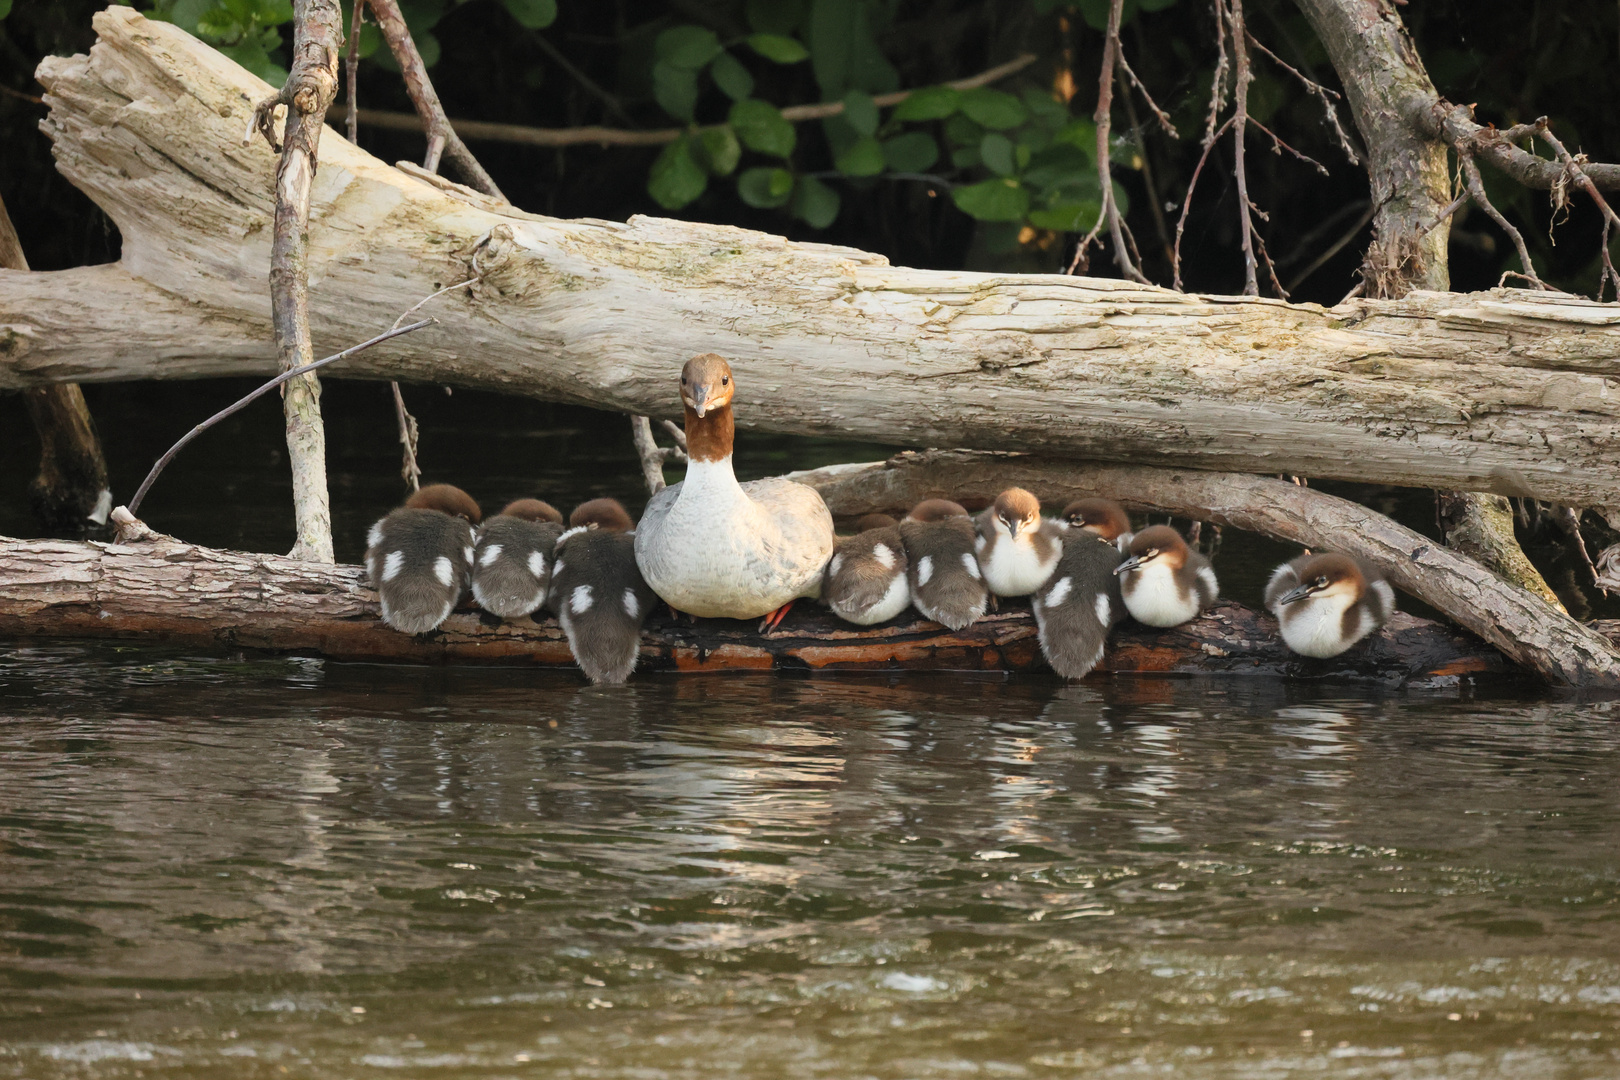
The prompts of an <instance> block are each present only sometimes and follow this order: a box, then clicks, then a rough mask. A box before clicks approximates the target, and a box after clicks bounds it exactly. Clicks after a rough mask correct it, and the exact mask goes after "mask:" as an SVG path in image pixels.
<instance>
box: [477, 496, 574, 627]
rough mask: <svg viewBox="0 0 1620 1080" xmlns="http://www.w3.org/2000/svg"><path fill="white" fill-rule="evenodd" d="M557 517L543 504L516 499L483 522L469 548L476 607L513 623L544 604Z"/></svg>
mask: <svg viewBox="0 0 1620 1080" xmlns="http://www.w3.org/2000/svg"><path fill="white" fill-rule="evenodd" d="M562 519H563V518H562V515H561V514H560V513H558V512H557V508H556V507H554V506H552V505H551V504H550V503H548V502H543V501H542V500H540V499H518V500H517V501H516V502H511V503H508V504H507V505H506V508H505V509H504V510H502V511H501V512H500V513H499V514H496V515H495V516H494V517H492V518H490V519H489V520H488V521H486V522H484V527H483V528H482V529H480V530H479V531H478V544H477V546H476V547H475V548H474V550H473V570H472V591H473V599H474V600H477V601H478V606H479V607H481V608H483V609H484V610H485V611H487V612H489V613H490V614H491V615H499V616H500V617H501V618H503V619H515V618H517V617H518V616H520V615H527V614H529V613H530V612H531V611H534V610H535V609H536V608H538V607H539V606H540V605H541V604H543V603H545V600H546V586H547V585H548V584H549V583H550V581H551V549H552V548H553V547H554V546H556V543H557V537H559V536H561V535H562V532H563V523H562Z"/></svg>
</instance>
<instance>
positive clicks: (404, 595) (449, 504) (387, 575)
mask: <svg viewBox="0 0 1620 1080" xmlns="http://www.w3.org/2000/svg"><path fill="white" fill-rule="evenodd" d="M482 516H483V515H482V514H481V512H480V511H479V509H478V504H477V503H475V502H473V500H472V497H471V496H469V495H468V494H467V493H466V492H465V491H462V490H461V489H460V488H458V487H454V486H452V485H450V484H429V485H428V486H427V487H425V488H423V489H422V490H420V491H418V492H417V493H416V494H414V495H412V496H411V497H410V498H409V499H407V500H406V501H405V505H404V506H402V507H400V508H399V509H398V510H395V511H393V512H392V513H390V514H389V515H388V516H387V517H385V518H383V519H382V520H381V521H379V522H377V523H376V524H375V525H373V526H372V527H371V531H370V532H369V533H367V534H366V570H367V571H368V572H369V573H370V575H371V583H372V585H373V586H375V588H376V589H377V595H378V597H379V598H380V599H381V601H382V617H383V622H385V623H387V624H388V625H389V626H392V627H393V628H394V629H395V630H398V631H400V632H401V633H405V634H425V633H427V632H428V631H429V630H435V629H437V628H438V627H439V624H440V623H442V622H444V620H445V619H447V618H449V617H450V612H451V611H453V610H454V609H455V606H456V603H457V601H459V600H460V599H461V594H462V592H463V591H464V590H465V589H466V587H467V578H468V573H469V572H470V571H471V569H472V557H473V544H474V542H475V539H476V534H475V532H474V529H473V526H474V525H477V524H478V522H479V520H480V518H481V517H482Z"/></svg>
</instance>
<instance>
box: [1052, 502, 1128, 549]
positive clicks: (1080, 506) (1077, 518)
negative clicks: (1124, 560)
mask: <svg viewBox="0 0 1620 1080" xmlns="http://www.w3.org/2000/svg"><path fill="white" fill-rule="evenodd" d="M1063 522H1064V524H1066V525H1068V526H1069V528H1071V529H1084V530H1086V531H1087V532H1089V533H1092V534H1093V535H1095V536H1100V537H1102V538H1103V539H1104V540H1107V541H1108V542H1109V543H1111V544H1113V545H1114V546H1115V547H1117V548H1119V550H1121V551H1124V550H1125V549H1126V548H1127V547H1129V546H1130V543H1131V537H1132V536H1134V535H1135V534H1134V533H1133V532H1131V518H1130V515H1129V514H1127V513H1126V512H1125V508H1124V507H1123V506H1121V505H1119V503H1117V502H1115V501H1114V500H1113V499H1076V500H1075V501H1074V502H1072V503H1070V504H1069V505H1068V506H1065V507H1064V508H1063Z"/></svg>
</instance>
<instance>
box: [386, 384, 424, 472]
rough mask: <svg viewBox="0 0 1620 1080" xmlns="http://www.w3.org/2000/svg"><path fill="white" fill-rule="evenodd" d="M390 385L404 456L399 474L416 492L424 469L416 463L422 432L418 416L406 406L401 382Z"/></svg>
mask: <svg viewBox="0 0 1620 1080" xmlns="http://www.w3.org/2000/svg"><path fill="white" fill-rule="evenodd" d="M388 386H389V388H390V389H392V390H393V392H394V419H395V421H396V422H397V423H398V424H399V445H400V447H401V451H400V453H401V455H402V456H403V458H404V461H403V463H402V464H401V466H400V470H399V475H400V476H401V477H403V478H404V480H405V484H406V486H407V487H409V488H410V489H411V493H412V494H415V493H416V492H418V491H420V490H421V489H422V470H421V469H420V468H418V467H417V464H416V444H417V438H418V436H419V435H420V434H421V432H420V429H418V428H417V426H416V417H414V416H412V415H411V413H410V410H409V409H407V408H405V395H404V394H403V393H401V392H400V389H399V383H397V382H391V383H389V384H388Z"/></svg>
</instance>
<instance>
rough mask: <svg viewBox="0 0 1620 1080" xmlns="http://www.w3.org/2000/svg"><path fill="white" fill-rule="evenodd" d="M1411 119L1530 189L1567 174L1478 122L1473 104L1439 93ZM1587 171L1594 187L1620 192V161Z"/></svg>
mask: <svg viewBox="0 0 1620 1080" xmlns="http://www.w3.org/2000/svg"><path fill="white" fill-rule="evenodd" d="M1411 120H1412V122H1413V123H1414V124H1415V125H1416V126H1418V127H1419V128H1420V129H1421V130H1423V131H1424V132H1425V133H1426V134H1428V135H1429V136H1430V137H1432V138H1438V139H1441V140H1443V141H1444V142H1445V143H1447V144H1448V145H1450V146H1452V147H1454V148H1456V149H1457V150H1458V151H1459V152H1460V151H1462V150H1463V149H1464V148H1466V149H1467V150H1468V152H1470V153H1472V154H1474V155H1475V156H1477V157H1480V158H1482V159H1484V160H1485V161H1488V162H1490V164H1491V165H1492V166H1493V167H1494V168H1496V169H1498V170H1500V171H1501V172H1503V173H1505V174H1507V175H1508V176H1510V177H1512V178H1513V179H1514V180H1516V181H1518V182H1519V183H1520V184H1522V185H1524V186H1525V187H1527V188H1534V189H1536V190H1538V191H1550V190H1552V189H1553V188H1554V187H1556V186H1557V185H1558V184H1559V183H1560V182H1561V180H1562V178H1563V177H1564V176H1565V175H1566V166H1565V165H1564V164H1563V162H1559V161H1548V160H1547V159H1545V158H1539V157H1536V156H1535V155H1534V154H1531V153H1529V152H1527V151H1525V150H1523V149H1522V148H1520V147H1519V146H1518V145H1516V144H1515V142H1514V140H1513V139H1511V138H1509V137H1508V134H1507V133H1506V132H1504V131H1499V130H1497V129H1496V128H1495V127H1493V126H1489V125H1484V124H1480V123H1478V122H1476V121H1475V120H1474V110H1473V108H1472V107H1471V106H1468V105H1457V104H1454V103H1452V102H1450V101H1447V100H1445V99H1444V98H1441V97H1439V96H1438V95H1436V96H1435V97H1433V98H1431V99H1430V100H1429V101H1427V102H1424V103H1423V107H1421V108H1418V109H1415V110H1413V115H1412V116H1411ZM1583 171H1584V172H1585V173H1586V175H1587V176H1588V177H1589V178H1591V181H1592V183H1593V185H1594V186H1596V187H1598V188H1601V189H1602V190H1604V191H1620V164H1600V163H1595V162H1594V163H1589V164H1587V165H1585V166H1584V168H1583Z"/></svg>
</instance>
